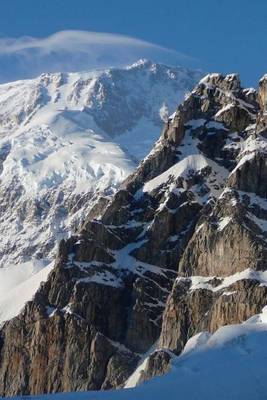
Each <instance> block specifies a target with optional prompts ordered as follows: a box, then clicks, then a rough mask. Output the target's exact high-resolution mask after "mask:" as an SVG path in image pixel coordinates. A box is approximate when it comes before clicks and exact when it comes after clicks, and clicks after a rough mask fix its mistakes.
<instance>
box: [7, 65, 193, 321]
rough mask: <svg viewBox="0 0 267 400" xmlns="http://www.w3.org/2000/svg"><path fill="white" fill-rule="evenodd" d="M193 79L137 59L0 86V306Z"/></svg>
mask: <svg viewBox="0 0 267 400" xmlns="http://www.w3.org/2000/svg"><path fill="white" fill-rule="evenodd" d="M200 75H201V73H200V72H198V71H190V70H187V69H185V68H182V67H167V66H165V65H162V64H155V63H153V62H151V61H148V60H140V61H138V62H137V63H135V64H133V65H131V66H128V67H125V68H122V69H116V68H113V69H107V70H94V71H89V72H83V73H53V74H43V75H41V76H40V77H38V78H36V79H32V80H24V81H17V82H12V83H8V84H2V85H0V132H1V135H0V174H1V175H0V179H1V189H0V202H1V210H0V231H1V243H0V267H5V269H7V268H9V273H8V277H9V280H10V282H9V284H8V285H7V283H6V279H4V278H6V275H7V273H6V272H5V271H3V270H0V277H1V281H2V282H4V283H3V284H0V291H1V292H2V293H1V294H0V303H1V301H2V300H1V297H4V301H5V299H6V297H5V296H6V294H7V293H6V292H7V291H10V290H11V289H14V285H13V283H12V282H13V280H14V281H15V282H16V284H21V283H23V282H24V281H25V280H26V279H27V278H29V279H30V278H31V277H32V274H33V273H35V272H39V271H41V270H42V268H43V267H45V266H47V265H48V264H49V262H50V261H51V260H52V259H53V256H54V255H55V253H56V246H57V243H58V241H59V240H60V239H61V238H63V237H68V235H69V232H70V231H71V230H72V231H74V230H75V229H76V228H77V226H78V224H79V223H80V221H81V218H82V216H83V215H85V214H86V213H88V212H89V210H90V208H91V207H92V205H93V204H94V203H95V201H96V199H97V198H98V197H99V196H100V195H110V194H112V193H114V191H115V190H116V188H117V187H118V186H119V184H120V183H121V182H122V181H123V180H124V179H125V178H126V177H127V176H128V175H129V174H130V172H132V171H133V169H134V168H135V167H136V165H137V163H138V161H139V160H140V159H141V158H143V157H144V155H146V154H147V152H148V151H149V150H150V149H151V147H152V145H153V143H154V141H155V140H156V139H157V138H158V136H159V133H160V129H161V124H162V121H161V118H166V115H167V112H168V110H169V112H173V111H174V110H175V107H176V104H177V102H178V103H179V102H180V101H181V100H182V99H183V97H184V94H185V93H186V92H187V91H188V90H190V89H191V88H192V87H193V86H194V85H195V83H196V81H197V80H198V79H199V77H200ZM20 264H23V265H21V270H22V271H24V274H23V273H22V272H21V271H19V270H18V267H17V266H18V265H20ZM18 275H20V279H19V280H18ZM11 276H12V277H13V276H14V279H13V280H12V279H11ZM3 293H4V295H3ZM5 308H6V307H4V305H3V306H2V307H1V305H0V309H2V312H5ZM3 309H4V310H3ZM7 316H8V315H7ZM3 318H4V316H3Z"/></svg>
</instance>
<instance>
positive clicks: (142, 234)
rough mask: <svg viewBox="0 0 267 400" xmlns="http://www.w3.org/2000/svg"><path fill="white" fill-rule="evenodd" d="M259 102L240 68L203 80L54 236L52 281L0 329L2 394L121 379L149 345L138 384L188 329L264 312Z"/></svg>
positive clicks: (266, 222) (266, 232) (109, 384)
mask: <svg viewBox="0 0 267 400" xmlns="http://www.w3.org/2000/svg"><path fill="white" fill-rule="evenodd" d="M260 96H261V95H260ZM260 98H261V97H260ZM263 107H264V106H263V103H262V100H259V97H258V94H257V92H256V91H255V90H253V89H243V88H242V87H241V83H240V80H239V77H238V75H236V74H231V75H227V76H223V75H221V74H210V75H207V76H206V77H205V78H203V79H202V80H201V81H200V82H199V84H198V85H197V86H196V87H195V88H194V90H193V91H192V92H191V93H190V94H189V95H188V96H187V97H186V99H185V100H184V102H183V103H182V104H181V105H180V106H179V107H178V108H177V110H176V112H175V114H174V115H173V116H172V117H171V118H170V119H169V120H168V122H167V123H166V125H165V126H164V128H163V131H162V135H161V137H160V139H159V140H158V142H157V143H156V144H155V146H154V148H153V150H152V151H151V153H150V154H149V155H148V156H147V157H146V158H145V159H144V160H143V161H142V162H141V163H140V165H139V166H138V168H137V169H136V170H135V171H134V172H133V173H132V175H130V176H129V177H128V178H127V179H126V181H124V183H123V185H122V187H121V188H120V189H119V190H118V191H117V192H116V194H115V195H114V196H113V198H112V199H106V200H105V199H102V200H101V201H100V202H99V203H97V204H96V205H95V208H94V209H92V210H91V212H90V214H89V215H87V216H84V218H83V221H82V223H81V225H80V228H79V229H78V231H77V233H76V234H75V235H73V236H72V237H70V238H69V239H67V240H62V241H61V242H60V245H59V249H58V253H57V257H56V260H55V266H54V269H53V271H52V272H51V273H50V275H49V278H48V280H47V281H46V282H45V283H43V284H42V285H41V287H40V289H39V290H38V292H37V293H36V295H35V296H34V298H33V299H32V301H31V302H29V303H27V305H26V306H25V308H24V310H23V311H22V312H21V314H20V315H19V316H17V317H15V318H14V319H13V320H11V321H8V322H6V323H5V324H4V325H3V327H2V330H1V333H0V338H1V340H0V394H1V395H4V396H11V395H22V394H23V395H24V394H38V393H48V392H56V391H75V390H91V389H92V390H99V389H110V388H118V387H122V386H123V385H124V384H125V382H126V381H127V379H128V378H129V377H130V376H131V374H132V373H133V372H134V371H135V369H136V367H137V365H138V364H139V362H140V361H141V359H142V358H143V356H144V354H145V353H146V352H149V350H150V349H151V348H152V346H153V345H154V346H155V343H157V350H156V351H155V352H152V353H151V355H150V356H149V357H148V359H147V363H146V367H145V368H144V371H143V372H142V373H141V374H140V381H143V380H146V379H149V378H151V377H153V376H155V375H158V374H162V373H165V372H166V371H168V369H169V368H170V363H171V359H172V355H173V354H176V355H177V354H180V352H181V351H182V350H183V348H184V346H185V344H186V342H187V341H188V339H189V338H190V337H191V336H193V335H194V334H196V333H198V332H201V331H203V330H208V331H210V332H213V331H215V330H216V329H217V328H218V327H220V326H222V325H225V324H231V323H235V322H242V321H244V320H246V319H248V318H250V317H251V316H252V315H254V314H255V313H259V312H260V311H261V308H262V307H263V306H264V305H265V304H266V299H267V297H266V296H267V276H266V273H265V271H266V269H267V257H266V255H267V241H266V240H267V201H266V196H267V187H266V182H267V180H266V177H267V157H266V155H267V142H266V140H267V139H266V131H265V130H264V124H262V121H264V109H263ZM259 124H261V129H259Z"/></svg>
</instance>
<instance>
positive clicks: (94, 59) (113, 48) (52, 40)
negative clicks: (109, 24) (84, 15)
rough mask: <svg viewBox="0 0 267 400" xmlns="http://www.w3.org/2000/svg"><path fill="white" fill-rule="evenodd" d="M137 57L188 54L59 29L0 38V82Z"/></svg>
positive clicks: (181, 59) (181, 58)
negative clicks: (45, 34) (41, 35)
mask: <svg viewBox="0 0 267 400" xmlns="http://www.w3.org/2000/svg"><path fill="white" fill-rule="evenodd" d="M139 58H152V59H153V60H155V61H159V62H168V63H175V64H176V63H183V64H185V63H186V62H187V61H188V60H189V57H187V56H186V55H183V54H181V53H178V52H176V51H173V50H169V49H165V48H163V47H161V46H159V45H155V44H152V43H149V42H146V41H143V40H140V39H135V38H132V37H128V36H123V35H118V34H110V33H99V32H86V31H62V32H57V33H55V34H53V35H51V36H48V37H46V38H33V37H21V38H1V39H0V82H7V81H11V80H16V79H24V78H31V77H34V76H37V75H39V74H41V73H43V72H56V71H62V72H71V71H81V70H87V69H90V68H103V67H107V66H122V65H125V64H127V63H132V62H134V61H136V60H137V59H139Z"/></svg>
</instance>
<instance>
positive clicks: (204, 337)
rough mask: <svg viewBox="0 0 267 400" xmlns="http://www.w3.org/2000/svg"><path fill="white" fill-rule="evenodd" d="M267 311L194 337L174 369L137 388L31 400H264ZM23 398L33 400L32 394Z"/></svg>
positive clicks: (40, 397)
mask: <svg viewBox="0 0 267 400" xmlns="http://www.w3.org/2000/svg"><path fill="white" fill-rule="evenodd" d="M266 344H267V309H266V307H265V308H264V309H263V312H262V313H261V314H259V315H256V316H254V317H252V318H251V319H249V320H248V321H247V322H245V323H243V324H240V325H228V326H225V327H222V328H220V329H218V331H216V332H215V333H214V334H208V333H206V332H203V333H201V334H198V335H196V336H194V337H193V338H191V339H190V340H189V341H188V343H187V345H186V347H185V349H184V351H183V353H182V354H181V355H180V356H179V357H176V358H174V359H173V363H172V369H171V371H170V372H169V373H168V374H166V375H165V376H161V377H157V378H154V379H152V380H151V381H149V382H147V383H145V384H142V385H141V386H138V387H136V388H132V389H123V390H116V391H105V392H84V393H82V392H81V393H65V394H60V393H59V394H55V395H47V396H36V397H35V396H31V397H30V398H31V399H36V400H37V399H40V400H46V399H47V400H50V399H51V400H72V399H75V400H76V399H77V400H87V399H88V400H90V399H94V400H97V399H99V400H124V399H125V400H126V399H127V400H136V399H141V400H150V399H154V400H162V399H163V398H166V399H170V400H177V399H181V400H185V399H186V400H196V399H197V400H214V399H215V398H216V399H218V400H239V399H242V400H252V399H253V400H264V399H266V396H267V380H266V362H267V346H266ZM23 398H25V399H27V398H28V397H27V396H24V397H23Z"/></svg>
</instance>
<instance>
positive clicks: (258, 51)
mask: <svg viewBox="0 0 267 400" xmlns="http://www.w3.org/2000/svg"><path fill="white" fill-rule="evenodd" d="M70 29H71V30H88V31H95V32H110V33H116V34H122V35H127V36H131V37H134V38H138V39H142V40H144V41H148V42H152V43H156V44H159V45H161V46H163V47H168V48H171V49H173V50H176V51H178V52H180V53H184V54H186V55H189V56H191V57H193V58H194V59H195V60H191V59H184V60H183V59H181V60H179V61H178V60H176V62H179V63H182V64H187V66H194V67H199V68H202V69H204V70H205V71H217V72H239V73H240V74H241V78H242V80H243V82H244V84H246V85H256V83H257V81H258V79H259V77H260V76H261V75H263V73H265V72H267V1H266V0H254V1H253V0H164V1H162V0H153V1H152V0H93V1H91V0H2V1H1V12H0V34H1V36H2V38H6V37H16V38H17V37H21V36H33V37H46V36H49V35H51V34H53V33H55V32H58V31H62V30H70ZM115 53H116V49H115ZM170 61H171V62H173V60H170ZM7 65H8V63H7V61H6V60H5V61H3V63H2V69H3V68H7ZM0 70H1V60H0Z"/></svg>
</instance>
